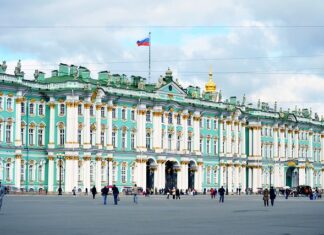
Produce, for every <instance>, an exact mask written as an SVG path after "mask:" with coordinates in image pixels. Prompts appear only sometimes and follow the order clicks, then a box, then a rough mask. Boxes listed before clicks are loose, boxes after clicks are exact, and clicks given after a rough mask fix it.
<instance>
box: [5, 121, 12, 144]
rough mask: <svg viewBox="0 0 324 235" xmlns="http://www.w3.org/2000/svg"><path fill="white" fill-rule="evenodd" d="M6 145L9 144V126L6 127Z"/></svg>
mask: <svg viewBox="0 0 324 235" xmlns="http://www.w3.org/2000/svg"><path fill="white" fill-rule="evenodd" d="M6 143H11V125H6Z"/></svg>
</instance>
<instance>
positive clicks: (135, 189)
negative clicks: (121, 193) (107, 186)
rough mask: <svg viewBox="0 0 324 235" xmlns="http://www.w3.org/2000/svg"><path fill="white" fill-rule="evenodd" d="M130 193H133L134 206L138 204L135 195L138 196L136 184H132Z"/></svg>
mask: <svg viewBox="0 0 324 235" xmlns="http://www.w3.org/2000/svg"><path fill="white" fill-rule="evenodd" d="M132 193H133V201H134V203H135V204H137V203H138V198H137V195H138V187H137V185H136V184H134V187H133V188H132Z"/></svg>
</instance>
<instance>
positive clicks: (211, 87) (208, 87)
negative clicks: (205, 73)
mask: <svg viewBox="0 0 324 235" xmlns="http://www.w3.org/2000/svg"><path fill="white" fill-rule="evenodd" d="M205 89H206V92H215V91H216V83H215V82H214V81H213V71H212V67H211V66H210V71H209V81H208V82H207V83H206V85H205Z"/></svg>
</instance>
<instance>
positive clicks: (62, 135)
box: [59, 129, 65, 145]
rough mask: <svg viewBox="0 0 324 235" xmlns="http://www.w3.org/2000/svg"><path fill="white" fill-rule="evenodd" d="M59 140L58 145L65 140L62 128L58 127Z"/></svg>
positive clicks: (62, 143)
mask: <svg viewBox="0 0 324 235" xmlns="http://www.w3.org/2000/svg"><path fill="white" fill-rule="evenodd" d="M59 132H60V141H59V145H64V142H65V133H64V129H60V131H59Z"/></svg>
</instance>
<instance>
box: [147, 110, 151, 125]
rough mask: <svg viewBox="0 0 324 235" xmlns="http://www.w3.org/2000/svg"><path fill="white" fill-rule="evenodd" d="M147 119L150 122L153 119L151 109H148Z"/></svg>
mask: <svg viewBox="0 0 324 235" xmlns="http://www.w3.org/2000/svg"><path fill="white" fill-rule="evenodd" d="M146 121H147V122H150V121H151V111H150V110H147V111H146Z"/></svg>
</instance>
